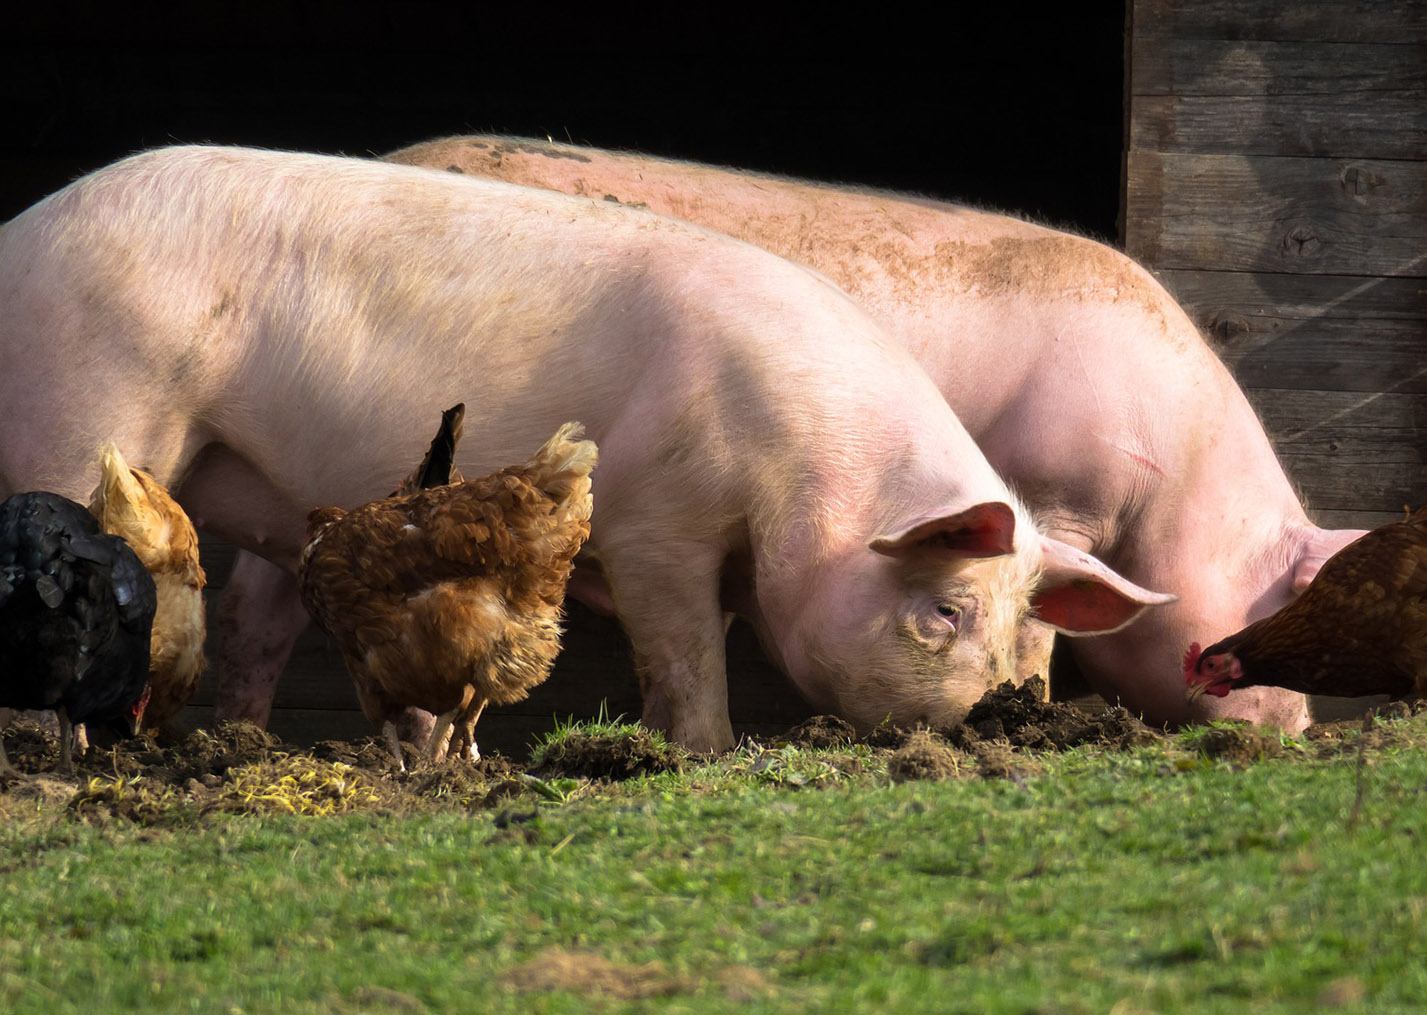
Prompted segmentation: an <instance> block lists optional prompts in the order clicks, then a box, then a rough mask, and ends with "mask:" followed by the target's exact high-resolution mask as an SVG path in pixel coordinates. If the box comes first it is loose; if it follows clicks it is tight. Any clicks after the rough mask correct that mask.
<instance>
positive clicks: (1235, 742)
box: [1195, 725, 1284, 766]
mask: <svg viewBox="0 0 1427 1015" xmlns="http://www.w3.org/2000/svg"><path fill="white" fill-rule="evenodd" d="M1195 746H1196V747H1197V748H1198V750H1199V753H1200V754H1202V755H1204V757H1206V758H1215V759H1217V760H1221V761H1227V762H1230V763H1231V764H1233V765H1236V766H1243V765H1252V764H1253V763H1254V762H1257V761H1263V760H1264V759H1265V758H1279V757H1282V756H1283V754H1284V747H1283V741H1282V740H1280V739H1279V737H1278V735H1277V734H1275V733H1260V732H1259V731H1258V730H1256V729H1254V728H1253V727H1252V726H1248V725H1244V726H1237V725H1236V726H1227V725H1226V726H1214V727H1212V728H1210V729H1207V730H1205V731H1204V732H1203V733H1202V734H1201V735H1200V736H1199V737H1198V739H1197V740H1196V741H1195Z"/></svg>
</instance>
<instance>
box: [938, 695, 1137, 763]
mask: <svg viewBox="0 0 1427 1015" xmlns="http://www.w3.org/2000/svg"><path fill="white" fill-rule="evenodd" d="M1045 696H1046V693H1045V682H1044V681H1043V680H1042V679H1041V678H1040V677H1031V678H1030V679H1029V680H1027V681H1026V682H1025V683H1024V684H1021V685H1020V686H1019V687H1018V686H1016V685H1015V684H1012V683H1011V682H1010V681H1009V680H1008V681H1006V682H1005V683H1003V684H1001V685H1000V686H999V687H994V688H992V689H991V690H990V691H987V692H986V694H985V695H983V696H982V698H981V700H980V701H978V702H977V703H976V704H975V705H972V706H971V711H970V713H968V715H967V716H966V721H965V722H964V723H963V724H962V725H961V726H959V727H957V728H956V729H954V730H951V731H950V732H949V733H948V734H947V739H948V740H950V742H951V743H952V744H953V745H954V746H956V747H961V748H964V749H969V747H970V745H971V744H972V743H975V742H976V741H979V740H1004V741H1006V742H1007V743H1009V744H1010V745H1011V746H1012V747H1016V748H1020V749H1026V750H1036V751H1063V750H1068V749H1069V748H1072V747H1079V746H1081V745H1083V744H1096V745H1099V746H1102V747H1112V748H1116V749H1119V750H1125V749H1128V748H1131V747H1138V746H1142V745H1145V744H1150V743H1154V742H1155V741H1156V740H1158V739H1159V738H1160V734H1158V733H1156V732H1155V731H1154V730H1152V729H1150V728H1149V727H1148V726H1146V725H1145V724H1144V723H1142V722H1140V721H1139V720H1138V719H1136V718H1135V717H1134V716H1132V715H1131V714H1130V713H1129V712H1128V711H1127V710H1125V709H1123V708H1119V707H1111V708H1107V709H1105V710H1104V711H1103V712H1087V711H1084V710H1082V709H1079V708H1076V707H1075V706H1074V705H1071V704H1069V703H1067V702H1062V701H1046V700H1044V699H1045Z"/></svg>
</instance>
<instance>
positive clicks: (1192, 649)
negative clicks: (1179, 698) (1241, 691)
mask: <svg viewBox="0 0 1427 1015" xmlns="http://www.w3.org/2000/svg"><path fill="white" fill-rule="evenodd" d="M1243 679H1244V667H1243V664H1242V663H1240V662H1239V658H1238V656H1236V655H1234V653H1233V650H1232V649H1230V648H1229V646H1228V644H1227V643H1226V642H1222V641H1221V642H1219V643H1218V644H1217V645H1211V646H1209V650H1208V651H1207V652H1205V651H1202V650H1201V649H1200V648H1199V643H1198V642H1197V641H1196V642H1194V643H1193V644H1192V645H1190V646H1189V650H1188V651H1187V652H1185V653H1184V687H1185V696H1186V697H1187V698H1188V699H1189V700H1190V701H1195V700H1197V699H1198V698H1200V697H1202V696H1204V695H1206V694H1208V695H1212V696H1213V697H1215V698H1223V697H1225V696H1227V695H1228V693H1229V692H1230V691H1232V690H1233V689H1234V688H1235V687H1236V686H1237V685H1238V684H1239V683H1240V682H1241V681H1242V680H1243Z"/></svg>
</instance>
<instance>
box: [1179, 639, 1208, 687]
mask: <svg viewBox="0 0 1427 1015" xmlns="http://www.w3.org/2000/svg"><path fill="white" fill-rule="evenodd" d="M1203 651H1204V650H1203V649H1202V648H1200V647H1199V643H1198V642H1197V641H1196V642H1191V643H1190V645H1189V648H1187V649H1185V652H1184V682H1185V683H1186V684H1189V683H1193V682H1194V667H1196V666H1198V665H1199V656H1200V654H1201V653H1202V652H1203Z"/></svg>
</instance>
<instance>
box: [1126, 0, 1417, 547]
mask: <svg viewBox="0 0 1427 1015" xmlns="http://www.w3.org/2000/svg"><path fill="white" fill-rule="evenodd" d="M1129 54H1130V56H1129V80H1128V82H1127V88H1126V92H1127V95H1128V97H1129V108H1128V109H1127V110H1126V119H1127V131H1126V133H1127V145H1128V147H1127V153H1126V166H1125V187H1126V193H1125V205H1124V207H1125V221H1124V231H1125V235H1124V239H1125V246H1126V249H1127V251H1128V252H1129V253H1130V254H1132V255H1133V256H1135V257H1137V258H1138V259H1140V260H1141V261H1143V262H1144V263H1145V264H1146V265H1147V266H1149V267H1150V268H1151V270H1153V271H1155V273H1156V274H1157V275H1158V277H1159V278H1160V280H1161V281H1162V282H1164V283H1165V285H1166V286H1167V287H1168V288H1169V290H1170V291H1171V292H1172V293H1174V294H1175V296H1176V297H1177V298H1178V299H1179V300H1180V302H1181V303H1183V304H1184V306H1185V307H1186V309H1188V310H1189V312H1190V313H1191V315H1192V316H1193V317H1194V318H1195V319H1196V321H1197V322H1198V323H1199V324H1200V326H1201V327H1203V328H1204V330H1205V333H1206V334H1207V335H1208V336H1209V337H1210V339H1211V341H1213V342H1214V344H1215V347H1216V349H1217V350H1218V351H1219V353H1220V354H1221V355H1222V356H1223V358H1224V360H1225V362H1226V363H1227V364H1228V365H1229V367H1230V368H1231V369H1232V370H1233V371H1234V373H1235V375H1236V377H1237V378H1238V379H1239V381H1240V383H1241V384H1242V385H1243V386H1244V389H1245V392H1246V394H1247V395H1248V397H1249V400H1250V401H1251V402H1252V403H1253V405H1254V407H1255V408H1256V409H1257V411H1258V412H1259V414H1260V416H1261V418H1262V419H1263V421H1264V425H1265V428H1266V429H1267V430H1268V432H1269V434H1270V436H1271V437H1272V438H1273V439H1274V442H1275V446H1276V447H1277V448H1278V451H1279V454H1280V457H1281V459H1282V460H1283V463H1284V465H1285V467H1286V468H1287V470H1288V472H1289V474H1290V476H1292V478H1293V479H1294V481H1295V482H1296V484H1297V485H1298V487H1299V489H1300V490H1301V491H1302V492H1303V494H1304V498H1305V501H1306V502H1307V503H1308V505H1309V507H1310V509H1311V510H1312V511H1313V512H1314V513H1315V516H1316V517H1317V518H1318V519H1319V521H1320V522H1322V523H1324V524H1333V525H1361V526H1365V527H1366V526H1371V525H1377V524H1382V523H1383V522H1385V521H1388V520H1391V519H1392V518H1395V517H1400V516H1401V511H1402V508H1403V506H1404V505H1407V504H1412V505H1417V504H1420V503H1422V502H1424V501H1427V2H1423V0H1408V2H1390V0H1363V2H1346V0H1329V2H1319V3H1313V4H1304V3H1295V2H1290V0H1243V2H1227V0H1207V2H1198V0H1134V3H1133V7H1132V10H1131V13H1130V39H1129Z"/></svg>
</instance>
